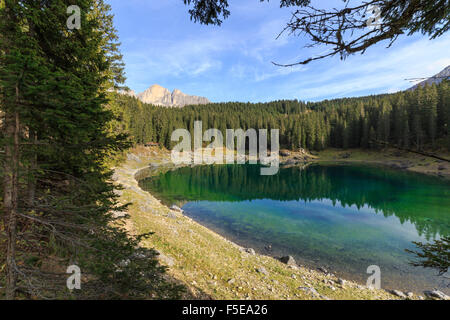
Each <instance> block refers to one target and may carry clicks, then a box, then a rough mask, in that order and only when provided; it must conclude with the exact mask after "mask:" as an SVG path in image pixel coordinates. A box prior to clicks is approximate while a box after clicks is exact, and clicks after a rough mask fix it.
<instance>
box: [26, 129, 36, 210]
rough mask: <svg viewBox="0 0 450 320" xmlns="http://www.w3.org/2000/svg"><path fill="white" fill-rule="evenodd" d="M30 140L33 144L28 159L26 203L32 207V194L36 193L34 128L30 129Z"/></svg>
mask: <svg viewBox="0 0 450 320" xmlns="http://www.w3.org/2000/svg"><path fill="white" fill-rule="evenodd" d="M29 135H30V137H29V138H30V141H31V143H32V144H33V147H32V153H33V154H32V155H31V159H30V169H29V175H28V203H29V206H30V207H32V206H33V203H34V196H35V194H36V176H35V175H36V168H37V155H36V152H35V150H34V148H35V147H36V142H37V133H36V131H34V130H30V133H29Z"/></svg>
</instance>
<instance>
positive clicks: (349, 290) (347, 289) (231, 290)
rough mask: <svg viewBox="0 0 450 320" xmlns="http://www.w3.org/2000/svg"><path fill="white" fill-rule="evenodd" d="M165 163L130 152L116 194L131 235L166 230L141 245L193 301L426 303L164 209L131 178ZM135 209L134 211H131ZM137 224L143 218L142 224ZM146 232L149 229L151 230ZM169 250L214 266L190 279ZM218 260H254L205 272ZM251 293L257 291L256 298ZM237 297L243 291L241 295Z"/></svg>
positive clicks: (146, 151)
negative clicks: (265, 249) (259, 247)
mask: <svg viewBox="0 0 450 320" xmlns="http://www.w3.org/2000/svg"><path fill="white" fill-rule="evenodd" d="M155 155H158V156H159V157H156V159H155ZM290 157H291V155H289V156H287V155H286V157H284V158H285V159H284V160H285V161H283V164H284V165H294V164H293V163H289V158H290ZM286 158H287V159H286ZM311 158H313V157H311ZM169 159H170V155H168V153H167V152H162V151H160V150H158V149H157V148H140V149H137V150H133V152H132V153H130V154H129V155H128V156H127V160H126V161H125V163H123V164H122V165H121V166H120V167H119V168H116V169H115V175H114V180H115V181H116V182H117V183H119V184H121V185H122V186H123V187H124V189H123V190H119V191H118V192H119V193H120V196H121V198H124V199H123V200H124V202H125V201H129V202H133V205H132V206H131V208H130V216H131V219H130V220H129V221H128V225H129V228H130V229H131V230H133V231H135V232H143V231H144V232H145V231H148V230H146V228H145V227H143V226H142V225H143V224H144V225H145V224H151V225H153V226H154V227H158V228H159V227H162V229H164V230H165V231H166V232H162V233H161V234H160V235H158V241H156V243H154V242H152V241H150V243H146V244H144V245H150V246H152V247H155V248H156V249H157V250H158V251H159V252H160V253H161V255H160V260H161V263H162V264H164V265H167V266H169V268H170V269H169V273H170V274H171V275H173V276H174V277H175V278H177V279H179V280H180V281H181V282H184V283H185V284H186V285H187V287H188V288H189V291H190V293H191V294H193V295H194V297H195V298H212V299H228V298H233V299H324V300H327V299H419V300H422V299H425V297H423V296H418V295H415V294H414V293H412V292H401V291H399V290H391V291H389V292H388V291H386V290H383V289H381V290H373V289H371V288H368V287H366V286H362V285H359V284H357V283H355V282H353V281H348V280H345V279H342V278H339V277H336V276H335V275H334V274H332V273H330V272H328V271H327V270H325V269H324V268H320V267H319V268H318V269H317V270H312V269H308V268H305V267H303V266H299V265H297V263H296V262H295V259H294V258H293V257H291V256H285V257H278V258H275V257H269V256H265V255H261V254H258V253H256V252H255V250H254V249H252V248H243V247H240V246H238V245H237V244H235V243H233V242H231V241H229V240H228V239H225V238H223V237H222V236H220V235H218V234H217V233H215V232H213V231H211V230H209V229H207V228H205V227H204V226H202V225H200V224H198V223H197V222H195V221H193V220H192V219H190V218H189V217H187V216H185V215H183V212H182V210H181V209H180V208H178V207H175V206H172V207H170V208H168V207H167V206H164V205H163V204H161V202H160V201H159V200H157V199H156V198H154V197H153V196H152V195H151V194H149V193H148V192H146V191H143V190H142V189H140V188H139V186H138V182H137V180H136V179H139V178H141V177H142V175H146V174H148V172H146V170H148V169H147V167H148V166H149V165H150V164H153V165H154V166H156V167H165V166H168V165H170V161H169ZM286 160H287V161H286ZM295 160H301V161H302V162H303V161H304V160H309V159H295ZM311 160H312V159H311ZM313 162H314V160H313ZM308 163H311V161H305V165H308ZM296 164H297V163H296ZM136 208H137V209H138V210H136ZM156 211H157V213H156ZM142 220H144V223H143V221H142ZM150 222H151V223H150ZM181 226H184V227H186V226H189V227H190V228H189V229H188V230H186V233H187V236H186V235H185V233H184V232H183V235H184V236H180V231H178V229H180V227H181ZM151 229H152V230H154V228H151ZM174 229H176V231H175V236H176V237H175V238H176V239H173V238H172V237H170V236H168V234H172V233H173V231H174ZM167 230H169V232H167ZM206 235H207V236H206ZM197 236H199V237H200V238H204V237H206V238H211V239H213V241H211V242H213V243H214V244H213V243H208V242H207V241H206V242H205V241H200V242H197V243H192V241H190V240H191V239H192V238H193V237H194V238H195V237H197ZM184 241H185V242H184ZM183 242H184V244H188V243H189V246H187V245H184V244H183ZM218 244H219V245H218ZM200 246H201V247H200ZM224 246H225V247H227V250H225V251H218V250H217V247H219V248H220V247H222V248H223V247H224ZM186 247H189V248H186ZM187 249H190V250H191V251H192V252H186V250H187ZM229 250H230V251H232V253H231V252H230V253H229V252H228V251H229ZM236 250H238V252H236ZM173 251H175V252H178V254H179V251H183V252H184V255H185V256H186V257H183V258H185V259H187V260H188V259H189V255H191V254H192V253H193V252H194V253H195V252H196V251H205V252H207V253H208V254H207V256H205V257H203V260H209V259H208V256H209V257H215V259H213V260H214V261H213V262H212V261H207V262H206V261H205V262H204V264H205V265H204V266H202V267H201V269H202V272H201V273H203V275H197V276H193V275H194V274H196V272H195V269H198V268H199V264H198V263H196V261H189V262H188V261H187V262H186V263H187V264H189V265H190V266H191V267H192V269H193V270H192V271H191V272H187V273H186V270H183V269H185V267H183V265H180V264H179V263H177V257H179V255H177V254H174V253H173ZM174 256H175V257H174ZM218 257H220V258H218ZM196 258H198V257H196ZM193 260H196V259H193ZM201 260H202V259H201ZM217 260H222V261H228V262H230V261H231V262H232V263H233V264H236V265H241V264H242V263H243V262H244V261H245V262H248V260H255V261H254V262H253V263H252V265H251V267H248V268H247V271H244V270H239V271H240V272H236V270H235V271H234V272H233V268H231V270H228V271H227V272H225V270H221V272H214V269H216V268H215V267H210V268H209V267H208V265H210V263H211V262H212V263H214V264H215V263H216V262H217ZM240 268H242V266H240ZM273 270H276V276H275V275H274V272H273ZM230 271H232V272H231V274H234V273H238V274H241V273H242V274H241V276H238V275H236V276H234V277H233V276H228V275H227V276H225V277H224V275H223V273H229V272H230ZM205 273H206V275H205ZM280 273H281V274H282V275H283V276H282V277H281V278H280V275H279V274H280ZM250 275H251V276H252V277H253V278H254V280H255V279H256V280H257V281H255V282H253V285H252V282H250V281H245V280H244V279H245V278H248V277H249V276H250ZM261 277H262V278H261ZM192 278H195V279H192ZM209 278H211V279H209ZM271 278H272V279H271ZM205 280H206V281H205ZM218 282H223V284H222V287H223V288H221V290H218V286H219V284H218ZM293 283H295V284H296V285H297V284H298V285H297V286H296V287H295V288H291V287H292V284H293ZM280 286H281V287H283V290H277V289H276V288H277V287H280ZM258 287H259V288H258ZM217 291H219V292H217ZM223 291H224V292H223ZM255 291H262V292H259V294H256V293H255ZM278 291H281V292H278ZM199 292H201V294H199ZM287 292H288V293H287ZM240 293H242V295H241V294H240ZM204 294H206V295H207V297H205V296H204ZM425 294H426V297H427V298H430V299H447V298H448V297H447V296H445V294H443V293H442V292H439V291H429V292H425Z"/></svg>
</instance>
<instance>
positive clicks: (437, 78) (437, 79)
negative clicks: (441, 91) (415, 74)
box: [409, 66, 450, 90]
mask: <svg viewBox="0 0 450 320" xmlns="http://www.w3.org/2000/svg"><path fill="white" fill-rule="evenodd" d="M448 78H450V66H447V67H445V68H444V69H443V70H442V71H441V72H439V73H438V74H435V75H434V76H432V77H429V78H428V79H426V80H424V81H422V82H419V83H418V84H416V85H414V86H413V87H411V88H409V90H414V89H417V88H418V87H419V86H421V87H424V86H425V85H431V84H433V83H436V84H439V83H441V82H442V81H443V80H445V79H448Z"/></svg>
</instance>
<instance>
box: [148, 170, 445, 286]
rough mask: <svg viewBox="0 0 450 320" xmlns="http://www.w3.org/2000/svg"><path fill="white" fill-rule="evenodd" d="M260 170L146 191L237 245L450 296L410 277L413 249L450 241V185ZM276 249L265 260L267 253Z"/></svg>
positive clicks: (397, 177)
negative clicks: (376, 273)
mask: <svg viewBox="0 0 450 320" xmlns="http://www.w3.org/2000/svg"><path fill="white" fill-rule="evenodd" d="M259 169H260V168H259V167H258V166H257V165H222V166H197V167H192V168H191V167H185V168H180V169H176V170H173V171H169V172H166V173H161V174H159V175H157V176H155V177H151V178H147V179H144V180H141V181H140V185H141V187H142V188H143V189H145V190H148V191H150V192H151V193H152V194H154V195H155V196H157V197H159V198H160V199H161V200H162V201H163V202H164V203H166V204H174V203H175V204H178V205H179V206H181V207H182V208H183V209H184V210H185V213H186V214H187V215H188V216H190V217H192V218H193V219H195V220H196V221H198V222H200V223H201V224H203V225H206V226H208V227H209V228H211V229H213V230H215V231H217V232H218V233H220V234H222V235H224V236H226V237H227V238H229V239H231V240H232V241H234V242H236V243H238V244H240V245H243V246H246V247H253V248H255V249H256V250H257V251H259V252H261V253H265V254H268V255H273V256H280V255H287V254H290V255H292V256H294V257H295V258H296V260H297V261H298V262H299V263H302V264H305V265H308V266H310V267H317V266H323V267H326V268H328V269H329V270H332V271H333V272H335V273H336V274H338V275H341V276H343V277H347V278H350V279H353V280H357V281H359V282H361V283H365V282H366V280H367V277H368V276H369V275H368V274H367V273H366V270H367V267H368V266H369V265H378V266H379V267H380V269H381V285H382V287H383V288H386V289H400V290H410V291H415V292H417V293H420V292H421V291H423V290H428V289H433V288H439V289H440V290H442V291H444V292H447V293H448V292H449V290H448V289H449V288H448V287H447V286H448V285H449V280H447V279H445V278H443V277H438V276H437V273H436V272H435V271H432V270H428V269H423V268H421V267H413V266H411V265H410V264H409V261H411V259H413V258H414V256H413V255H412V254H410V253H407V252H405V249H414V248H415V247H414V245H413V244H412V241H421V242H426V241H433V240H434V239H438V238H439V237H441V236H445V235H449V234H450V185H449V183H448V182H446V181H443V180H441V179H438V178H433V177H428V176H424V175H419V174H412V173H406V172H402V171H397V170H394V169H388V168H384V167H372V166H355V165H338V164H336V165H326V166H323V165H312V166H309V167H307V168H306V169H303V170H302V169H300V168H297V167H293V168H285V169H280V171H279V173H278V174H277V175H275V176H261V175H260V170H259ZM269 245H270V246H271V247H272V249H271V250H268V249H267V247H268V246H269Z"/></svg>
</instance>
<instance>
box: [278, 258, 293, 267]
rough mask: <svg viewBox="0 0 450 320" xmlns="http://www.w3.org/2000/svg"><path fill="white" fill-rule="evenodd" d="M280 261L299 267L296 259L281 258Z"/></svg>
mask: <svg viewBox="0 0 450 320" xmlns="http://www.w3.org/2000/svg"><path fill="white" fill-rule="evenodd" d="M278 260H280V261H281V262H283V263H284V264H287V265H288V266H296V265H297V262H295V259H294V258H293V257H292V256H285V257H281V258H279V259H278Z"/></svg>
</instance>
